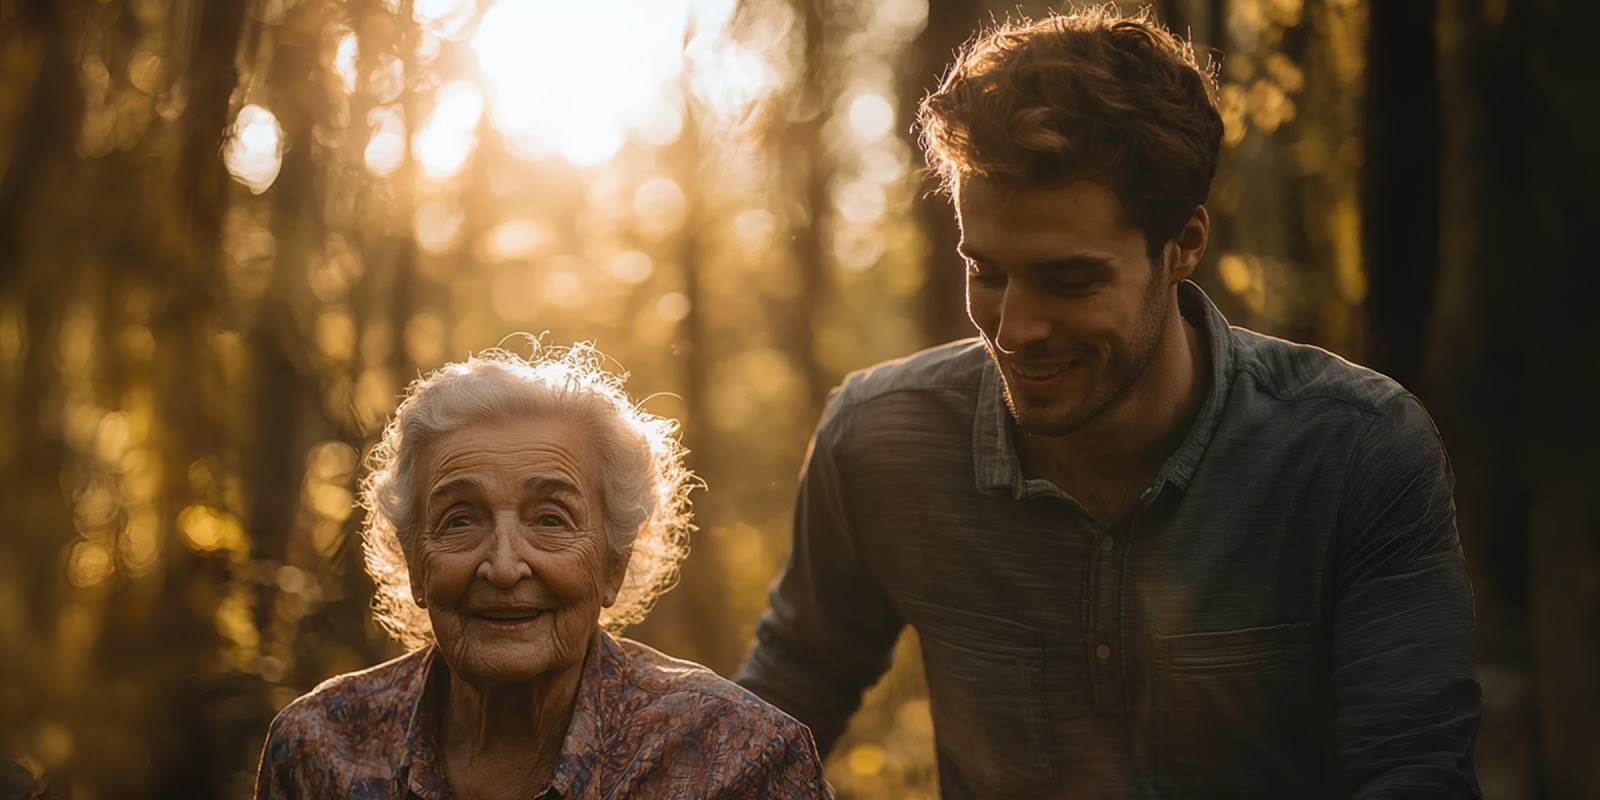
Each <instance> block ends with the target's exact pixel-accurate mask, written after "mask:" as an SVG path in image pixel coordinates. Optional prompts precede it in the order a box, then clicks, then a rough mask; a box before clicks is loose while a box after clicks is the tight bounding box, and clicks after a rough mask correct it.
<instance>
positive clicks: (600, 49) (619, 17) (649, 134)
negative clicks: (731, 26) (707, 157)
mask: <svg viewBox="0 0 1600 800" xmlns="http://www.w3.org/2000/svg"><path fill="white" fill-rule="evenodd" d="M731 13H732V5H731V4H730V3H727V2H721V1H719V0H663V1H662V2H651V3H632V2H623V0H591V2H584V3H557V2H549V1H548V0H501V2H499V3H496V4H494V5H493V6H492V7H490V8H489V9H488V11H487V12H485V13H484V15H483V19H482V21H481V22H480V24H479V26H478V31H477V33H476V34H475V35H474V36H473V38H472V47H473V49H474V50H476V51H477V53H478V62H479V66H480V67H481V68H482V70H483V74H484V76H485V84H486V89H487V93H488V95H489V100H488V104H487V105H488V108H489V114H490V119H491V121H492V122H493V123H494V125H495V127H496V128H497V129H498V130H499V131H500V132H501V133H502V134H503V135H504V137H505V140H506V145H507V148H508V149H509V150H510V151H511V152H512V153H514V154H516V155H517V156H519V157H522V158H528V159H533V158H540V157H544V156H547V155H556V156H560V157H562V158H565V159H566V160H568V161H570V162H572V163H574V164H578V165H593V164H599V163H601V162H604V161H606V160H607V159H610V158H611V157H612V156H614V155H616V154H617V152H618V151H619V150H621V149H622V147H623V145H624V144H625V143H626V142H627V141H628V139H629V138H630V137H633V136H638V137H639V138H641V139H643V140H644V141H647V142H649V143H651V144H656V145H660V144H667V143H669V142H671V141H672V140H673V139H675V138H676V137H677V135H678V133H679V130H680V129H681V119H680V117H679V115H678V112H677V106H678V105H680V104H681V103H682V102H683V97H682V92H681V91H680V90H679V84H680V82H681V81H682V79H683V77H684V70H685V64H686V60H685V56H684V49H685V42H686V41H687V40H689V39H691V38H693V39H695V40H700V39H702V38H705V37H711V38H715V37H717V36H718V35H719V33H720V31H721V29H722V28H723V27H725V26H726V24H727V21H728V18H729V17H730V16H731ZM734 77H736V78H739V79H741V80H744V81H745V82H748V77H747V76H746V75H745V74H744V73H743V72H741V73H738V74H737V75H735V76H734ZM698 82H699V77H698V76H697V80H696V83H697V89H698ZM747 93H748V91H746V92H743V93H741V94H747ZM697 94H698V92H697Z"/></svg>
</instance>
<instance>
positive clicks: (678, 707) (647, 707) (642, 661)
mask: <svg viewBox="0 0 1600 800" xmlns="http://www.w3.org/2000/svg"><path fill="white" fill-rule="evenodd" d="M616 643H617V647H618V648H619V649H620V650H621V651H622V653H623V654H624V655H625V656H626V663H627V668H626V671H625V674H624V675H622V676H618V677H620V678H621V679H622V681H623V682H624V684H625V685H626V689H625V690H624V692H623V694H624V695H626V696H627V697H628V702H627V705H628V706H629V707H630V708H629V711H630V712H632V713H633V714H646V715H648V716H655V715H656V714H664V715H666V716H668V717H669V718H672V717H677V718H678V719H679V720H680V724H689V725H695V724H698V725H713V724H714V725H717V726H721V727H727V726H730V725H731V726H734V727H737V728H741V729H744V730H747V731H750V732H755V731H765V732H767V733H768V734H769V735H770V736H771V738H772V739H775V740H782V739H788V738H791V737H794V736H797V735H800V734H802V733H804V732H805V726H803V725H801V724H800V723H799V722H798V721H797V720H795V719H794V718H793V717H791V716H789V715H788V714H785V713H784V712H783V711H781V710H780V709H778V708H777V707H775V706H772V705H770V704H768V703H767V702H766V701H764V700H762V699H761V698H759V697H756V696H755V695H754V694H752V693H750V691H749V690H747V689H745V688H744V687H742V686H740V685H738V684H736V683H734V682H733V681H730V680H728V679H727V678H724V677H722V676H720V675H718V674H717V673H715V672H713V671H711V670H710V669H707V668H706V667H704V666H701V665H700V664H697V663H695V662H693V661H685V660H683V659H681V658H673V657H672V656H669V655H666V654H665V653H662V652H661V651H659V650H656V649H655V648H653V647H651V646H649V645H647V644H643V643H641V642H636V641H633V640H632V639H625V638H622V637H617V639H616Z"/></svg>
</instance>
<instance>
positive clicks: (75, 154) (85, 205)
mask: <svg viewBox="0 0 1600 800" xmlns="http://www.w3.org/2000/svg"><path fill="white" fill-rule="evenodd" d="M1125 7H1127V8H1130V9H1131V8H1132V7H1133V4H1127V5H1126V6H1125ZM1595 9H1596V5H1595V4H1592V3H1586V2H1582V0H1411V2H1404V3H1402V2H1383V3H1379V2H1377V0H1167V2H1159V3H1156V4H1155V11H1156V12H1157V13H1158V14H1159V15H1160V16H1161V18H1162V19H1164V20H1165V21H1166V22H1167V23H1168V24H1169V25H1170V26H1172V27H1173V28H1175V29H1177V30H1179V31H1187V32H1189V34H1190V35H1191V36H1192V37H1193V39H1194V41H1195V44H1196V48H1197V51H1198V52H1199V53H1200V54H1201V57H1202V58H1206V57H1207V54H1212V55H1213V56H1217V55H1220V54H1226V55H1225V57H1222V58H1220V61H1219V63H1220V81H1221V93H1220V99H1221V107H1222V111H1223V114H1224V116H1225V120H1226V124H1227V135H1226V140H1225V143H1224V154H1223V162H1222V166H1221V172H1220V174H1219V176H1218V178H1217V182H1216V186H1215V189H1214V191H1213V193H1212V198H1211V202H1210V208H1211V210H1212V214H1213V219H1215V220H1216V230H1215V233H1214V237H1213V242H1214V244H1213V246H1212V248H1211V252H1210V253H1209V254H1208V255H1207V257H1206V261H1205V263H1204V265H1203V268H1202V272H1201V274H1200V276H1199V278H1198V280H1199V281H1200V283H1201V284H1202V285H1203V286H1204V287H1205V288H1206V290H1207V291H1208V292H1209V293H1210V294H1211V296H1212V297H1213V298H1214V299H1215V300H1216V301H1217V303H1218V304H1219V305H1220V306H1221V307H1222V308H1223V310H1224V312H1225V313H1227V314H1228V316H1229V318H1230V319H1231V321H1233V322H1234V323H1235V324H1241V325H1246V326H1249V327H1253V328H1256V329H1259V330H1262V331H1265V332H1269V333H1274V334H1278V335H1282V336H1286V337H1289V338H1294V339H1298V340H1302V341H1307V342H1312V343H1316V344H1319V345H1322V346H1324V347H1327V348H1329V349H1331V350H1333V351H1335V352H1338V353H1340V354H1342V355H1344V356H1346V357H1348V358H1350V359H1352V360H1356V361H1361V362H1363V363H1368V364H1370V365H1372V366H1374V367H1375V368H1377V369H1379V370H1382V371H1384V372H1386V373H1388V374H1390V375H1392V376H1394V377H1395V378H1397V379H1399V380H1400V381H1402V382H1403V383H1405V384H1406V385H1407V386H1409V387H1410V388H1412V389H1413V390H1414V391H1415V392H1416V393H1417V394H1418V395H1419V396H1420V397H1421V398H1422V400H1423V402H1424V403H1425V404H1426V405H1427V406H1428V408H1429V409H1430V410H1431V412H1432V413H1433V415H1434V417H1435V420H1436V421H1437V423H1438V425H1439V427H1440V429H1441V430H1442V432H1443V434H1444V437H1445V441H1446V443H1447V446H1448V447H1449V449H1450V452H1451V455H1452V458H1453V461H1454V464H1455V468H1456V472H1457V479H1458V489H1457V500H1458V506H1459V512H1460V530H1461V536H1462V540H1463V544H1464V547H1465V549H1466V552H1467V556H1468V558H1469V561H1470V564H1471V569H1472V574H1473V578H1474V584H1475V587H1476V596H1477V608H1478V614H1479V639H1480V675H1481V678H1482V683H1483V687H1484V694H1485V715H1484V723H1483V729H1482V735H1481V738H1480V745H1479V749H1478V764H1479V772H1480V775H1481V778H1482V783H1483V788H1484V790H1485V793H1486V795H1488V796H1489V797H1491V798H1503V799H1504V800H1520V799H1521V798H1543V797H1550V798H1596V797H1600V730H1597V725H1600V723H1597V720H1600V687H1597V685H1596V684H1597V682H1600V678H1597V676H1600V468H1597V466H1596V464H1597V463H1600V355H1597V354H1596V353H1595V348H1594V344H1593V342H1592V338H1593V337H1592V333H1591V332H1592V330H1593V319H1594V315H1595V313H1596V310H1597V308H1600V304H1597V300H1600V293H1597V290H1596V288H1595V287H1596V283H1595V281H1594V279H1593V278H1592V277H1590V273H1591V271H1592V270H1593V269H1594V267H1593V265H1592V264H1591V263H1590V262H1591V261H1592V256H1591V254H1592V252H1593V245H1592V239H1593V236H1594V233H1595V232H1596V231H1597V230H1600V224H1597V219H1600V203H1597V201H1596V197H1595V195H1596V187H1597V186H1600V156H1597V147H1596V145H1597V141H1596V139H1595V135H1594V131H1595V130H1597V129H1600V124H1597V123H1600V119H1597V117H1600V111H1597V109H1596V105H1595V103H1594V99H1595V98H1596V97H1600V66H1597V63H1596V61H1595V60H1594V59H1593V58H1592V57H1591V56H1589V55H1587V51H1588V50H1589V45H1590V43H1591V40H1592V37H1593V36H1594V35H1595V32H1596V26H1595V23H1596V21H1597V20H1596V10H1595ZM1019 10H1020V11H1022V12H1025V13H1028V14H1031V15H1037V14H1039V13H1042V12H1044V11H1046V10H1048V6H1046V5H1044V4H1036V3H1023V4H1020V5H1017V6H1013V5H1011V4H1009V3H998V2H984V1H983V0H940V1H939V2H930V0H652V1H651V2H644V1H642V0H640V1H639V2H624V1H623V0H476V1H474V0H249V1H248V2H246V1H245V0H60V1H59V2H52V0H0V513H3V514H4V518H3V519H4V522H3V523H0V760H4V759H5V758H17V759H21V761H22V763H23V764H24V765H25V766H26V767H27V768H28V769H29V770H32V771H34V772H41V771H42V772H43V773H44V774H45V775H46V777H47V778H48V780H49V783H50V791H51V792H52V793H53V794H56V795H59V796H62V797H69V796H70V797H75V798H83V799H84V800H89V799H91V798H95V799H98V798H146V797H149V798H155V797H161V798H172V797H185V798H187V797H227V796H233V797H239V796H245V795H248V794H249V792H250V789H251V784H252V778H253V773H254V769H255V765H256V760H257V758H258V755H259V753H260V747H261V742H262V739H263V736H264V734H265V731H266V727H267V724H268V722H269V721H270V720H271V718H272V717H273V715H274V714H275V713H276V711H277V710H278V709H279V708H281V707H282V706H283V705H284V704H286V703H287V702H288V701H290V700H291V699H292V698H294V697H295V696H297V695H299V694H300V693H302V692H304V691H306V690H307V689H309V688H310V687H312V686H313V685H315V684H316V683H318V682H319V681H321V680H323V679H324V678H327V677H328V676H331V675H333V674H336V673H340V672H344V671H348V670H352V669H356V668H360V667H364V666H367V665H371V664H374V663H377V662H379V661H381V660H383V659H386V658H389V657H392V656H394V655H396V654H397V653H398V652H399V651H398V649H397V647H396V645H394V644H393V643H392V642H390V641H388V640H387V639H386V638H385V636H384V635H383V634H382V633H380V632H379V631H378V630H377V629H376V628H375V627H374V626H373V624H372V622H371V620H370V616H369V613H368V601H369V598H370V591H371V585H370V583H369V581H368V580H367V578H366V577H365V576H364V575H363V573H362V570H361V565H360V549H359V546H358V539H357V537H356V530H357V527H358V525H359V522H360V514H359V512H358V511H355V510H354V509H353V500H354V496H353V489H354V483H355V481H356V479H357V477H358V475H359V472H360V464H361V460H362V458H363V456H364V454H365V453H366V452H367V450H368V449H369V448H370V447H371V446H372V444H373V443H374V441H375V437H376V435H377V433H378V431H379V430H380V428H381V426H382V425H383V423H384V421H385V417H386V415H387V414H388V413H389V412H391V411H392V410H393V408H394V405H395V403H396V401H397V397H398V394H399V393H400V392H401V390H402V388H403V387H404V386H405V384H406V383H407V382H408V381H409V380H411V379H413V378H415V377H416V376H417V375H418V373H419V371H421V370H427V369H430V368H433V367H436V366H438V365H440V364H442V363H443V362H444V361H446V360H451V359H460V358H462V357H464V356H466V355H467V354H469V353H471V352H473V351H475V350H478V349H481V348H485V347H489V346H493V345H495V344H497V343H499V342H501V340H502V339H503V338H504V337H505V336H507V334H510V333H513V332H517V331H527V332H531V333H533V334H540V333H547V334H548V339H547V340H548V341H551V342H554V343H568V342H572V341H575V340H594V341H596V342H597V343H598V345H599V347H600V348H601V349H602V350H604V351H605V352H607V353H609V354H611V355H612V356H615V357H616V358H617V359H618V360H619V361H620V363H621V364H622V365H624V366H625V367H626V368H627V369H628V370H630V371H631V373H632V379H631V382H630V387H631V390H632V391H633V393H634V394H635V396H636V397H645V396H649V397H650V398H651V399H650V400H649V401H648V407H649V408H650V409H651V410H652V411H654V412H656V413H659V414H664V415H669V416H674V417H677V418H679V419H681V420H683V422H684V426H685V431H686V439H687V443H688V445H689V447H690V448H691V449H692V450H693V464H694V467H695V468H696V469H697V470H698V471H699V473H700V474H701V475H702V476H703V477H704V478H705V480H706V482H707V483H708V484H709V489H708V490H707V491H704V492H700V493H697V495H696V498H695V499H696V509H697V514H698V521H699V525H700V530H699V532H698V534H697V535H696V538H695V542H694V553H693V555H692V556H691V558H690V559H689V561H688V562H687V565H686V567H685V570H684V574H683V580H682V582H681V584H680V586H679V587H678V588H677V589H676V590H675V591H673V592H672V593H671V594H669V595H668V596H667V597H666V598H665V599H664V600H663V601H662V603H661V604H660V606H659V607H658V608H657V610H656V611H655V613H654V614H653V616H652V617H651V618H650V619H649V621H648V622H647V623H646V624H644V625H641V626H639V627H637V628H635V629H633V630H632V631H631V632H630V633H631V635H633V636H635V637H637V638H639V639H642V640H644V641H646V642H649V643H652V644H654V645H656V646H658V647H660V648H662V649H664V650H666V651H668V652H670V653H673V654H676V655H679V656H683V657H687V658H692V659H695V660H698V661H701V662H703V663H705V664H707V665H709V666H711V667H712V668H713V669H716V670H717V671H719V672H721V673H723V674H730V673H731V672H732V670H733V669H734V668H735V667H736V666H737V664H738V662H739V660H740V659H741V657H742V655H743V653H744V651H745V649H746V647H747V646H748V643H749V641H750V637H751V634H752V631H753V628H754V621H755V618H756V616H757V615H758V614H759V613H760V611H761V609H762V607H763V605H764V602H765V600H764V596H765V590H766V587H767V584H768V583H769V581H770V580H771V579H772V577H773V576H774V574H775V573H776V571H777V569H778V567H779V565H780V563H781V561H782V559H783V556H784V553H785V551H786V549H787V546H788V519H789V512H790V503H791V501H792V496H793V492H794V489H795V479H796V473H797V470H798V468H799V464H800V458H801V456H802V454H803V453H804V449H805V446H806V441H807V439H808V437H809V435H810V432H811V429H812V426H813V425H814V424H815V422H816V419H817V417H818V413H819V410H820V406H821V403H822V402H823V399H824V398H825V396H826V393H827V391H828V389H829V388H830V387H832V386H833V385H835V384H836V383H837V382H838V381H839V379H840V378H841V377H842V376H843V375H844V374H845V373H846V372H847V371H849V370H852V369H856V368H859V367H862V366H865V365H868V364H871V363H873V362H876V361H879V360H882V359H886V358H891V357H896V356H900V355H905V354H908V353H911V352H913V351H915V350H917V349H920V348H922V347H924V346H927V345H931V344H935V343H939V342H943V341H947V340H950V339H953V338H957V337H961V336H965V335H967V331H968V323H967V321H966V320H965V318H964V315H963V313H962V310H961V277H960V275H961V272H960V266H959V264H958V263H957V262H956V259H955V254H954V251H953V243H954V230H953V227H952V225H951V219H950V211H949V209H948V207H947V204H946V203H945V201H944V200H943V199H942V198H940V197H938V196H934V195H931V194H930V189H931V188H932V184H931V182H929V181H928V180H926V179H925V176H924V174H923V171H922V168H923V166H924V165H923V161H922V159H921V156H920V154H919V153H918V151H917V150H916V148H915V145H914V140H913V137H912V134H911V132H910V129H909V126H910V119H911V114H912V109H913V108H914V106H915V103H916V101H917V99H918V98H919V97H920V96H921V95H922V94H923V93H924V92H925V91H926V90H927V89H929V88H930V87H931V86H933V85H934V83H935V81H936V79H937V77H938V75H939V74H940V73H941V72H942V70H943V68H944V65H945V64H946V63H947V62H948V61H949V58H950V54H951V52H952V49H953V48H954V47H956V46H957V45H958V44H959V43H960V42H961V41H963V40H964V39H966V38H967V37H968V36H969V35H970V34H971V33H972V31H974V30H975V29H976V28H977V27H978V26H979V25H980V24H981V23H982V22H984V21H985V20H989V19H991V18H996V17H997V18H1004V17H1006V16H1007V15H1009V14H1015V13H1017V12H1018V11H1019ZM932 756H933V750H932V740H931V726H930V723H929V718H928V709H927V703H926V700H925V697H924V689H923V685H922V682H921V678H920V670H919V664H918V662H917V655H916V648H915V642H914V639H913V637H911V636H910V635H908V636H907V637H906V639H905V640H904V641H902V643H901V651H900V656H899V658H898V659H897V665H896V667H895V669H894V671H893V672H891V674H890V675H889V676H888V677H887V678H886V679H885V680H884V681H883V682H882V683H881V684H880V685H879V686H878V687H877V688H875V689H874V690H873V692H872V693H871V695H870V696H869V699H868V703H867V705H866V707H865V709H864V710H863V712H862V713H861V714H860V715H859V716H858V717H857V719H856V720H855V723H854V725H853V727H852V729H851V733H850V734H849V737H848V739H847V740H846V741H845V742H844V743H843V744H842V745H841V746H840V747H839V748H838V750H837V752H836V753H835V754H834V756H833V758H832V759H831V760H830V763H829V777H830V779H831V780H832V781H833V782H834V783H835V785H836V787H837V788H838V789H839V790H840V794H841V796H843V797H846V798H917V797H923V798H928V797H933V796H934V793H935V785H934V781H935V778H934V769H933V760H932Z"/></svg>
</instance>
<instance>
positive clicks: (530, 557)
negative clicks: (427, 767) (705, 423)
mask: <svg viewBox="0 0 1600 800" xmlns="http://www.w3.org/2000/svg"><path fill="white" fill-rule="evenodd" d="M419 466H420V467H421V468H422V469H421V471H420V473H419V474H420V476H421V481H420V482H419V483H420V493H421V508H422V514H421V515H420V516H419V518H418V526H419V531H418V539H417V548H416V553H415V555H414V557H413V559H412V563H411V565H410V567H411V587H412V591H413V593H415V595H416V596H417V597H418V598H419V599H421V600H424V601H425V602H426V605H427V609H428V616H429V618H430V619H431V620H432V622H433V632H434V635H435V637H436V638H437V639H438V642H439V649H440V651H441V652H442V653H443V655H444V657H445V660H446V662H447V663H449V665H450V667H451V669H453V670H455V671H456V672H457V673H459V674H461V675H463V677H468V678H478V679H482V680H488V681H493V682H516V681H524V680H531V679H533V678H536V677H538V676H540V675H545V674H547V673H548V674H554V673H559V672H562V671H565V670H568V669H572V668H576V667H578V666H579V665H581V664H582V663H583V656H584V653H585V652H586V650H587V647H588V643H589V639H590V637H592V636H593V635H594V631H595V628H596V626H597V624H598V620H599V616H600V609H601V607H602V606H606V605H610V604H611V603H612V602H614V601H615V599H616V592H617V590H618V589H619V587H620V586H621V585H622V577H623V574H624V572H625V571H626V569H627V563H626V561H625V560H623V559H615V558H612V557H611V554H610V549H609V548H608V547H607V546H606V535H605V525H604V517H603V514H602V509H603V505H602V502H601V494H600V479H599V463H598V459H597V457H596V455H595V453H594V452H593V449H592V448H591V447H590V446H589V442H588V440H587V438H586V437H585V436H583V433H582V431H581V430H580V429H579V427H578V426H577V425H575V424H574V423H571V422H569V421H567V420H565V419H524V420H514V421H508V422H476V423H469V424H467V425H463V426H461V427H460V428H457V429H455V430H454V431H451V432H449V433H446V434H444V435H443V436H441V437H440V438H439V440H438V441H437V442H435V443H434V444H433V446H432V447H430V448H429V450H428V452H426V453H424V459H423V461H422V463H421V464H420V465H419ZM618 561H621V563H615V562H618Z"/></svg>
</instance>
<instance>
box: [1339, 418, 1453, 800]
mask: <svg viewBox="0 0 1600 800" xmlns="http://www.w3.org/2000/svg"><path fill="white" fill-rule="evenodd" d="M1453 483H1454V478H1453V476H1452V474H1451V472H1450V465H1449V462H1448V460H1447V459H1446V457H1445V452H1444V447H1443V445H1442V444H1441V442H1440V441H1439V435H1438V433H1437V431H1435V430H1434V427H1433V422H1432V420H1430V419H1429V418H1428V415H1427V412H1425V411H1423V409H1422V406H1421V405H1420V404H1418V403H1417V401H1416V398H1414V397H1412V396H1410V395H1401V396H1397V397H1395V398H1393V399H1391V400H1389V401H1388V402H1386V403H1385V404H1384V405H1383V406H1382V407H1381V408H1380V409H1379V411H1378V415H1377V416H1376V417H1375V418H1374V419H1373V420H1372V421H1371V423H1370V425H1369V427H1368V430H1367V431H1366V433H1365V435H1364V436H1362V438H1361V439H1360V440H1358V441H1357V443H1356V450H1355V453H1354V454H1353V455H1352V458H1351V463H1350V466H1349V472H1348V475H1347V476H1346V493H1345V496H1344V501H1343V509H1342V511H1341V513H1340V528H1339V532H1338V536H1339V537H1340V539H1339V543H1338V556H1337V558H1338V573H1337V575H1336V576H1334V580H1335V581H1336V582H1337V584H1336V585H1337V589H1336V591H1337V592H1338V594H1337V600H1336V601H1335V607H1334V630H1333V648H1332V656H1333V663H1332V680H1333V690H1334V700H1335V703H1336V704H1337V724H1338V731H1337V746H1338V754H1337V755H1338V759H1339V762H1340V764H1341V766H1342V768H1343V773H1344V778H1345V781H1346V786H1347V790H1348V792H1347V796H1349V797H1354V798H1379V797H1385V798H1387V797H1412V796H1426V797H1450V798H1480V797H1481V796H1482V794H1481V792H1480V790H1479V788H1478V781H1477V776H1476V774H1475V772H1474V769H1473V763H1472V751H1473V741H1474V739H1475V737H1476V735H1477V728H1478V719H1479V716H1480V714H1481V712H1482V697H1481V691H1480V689H1479V686H1478V682H1477V680H1476V679H1475V678H1474V677H1473V674H1472V647H1473V612H1472V587H1471V586H1470V585H1469V583H1468V581H1467V572H1466V564H1465V562H1464V560H1463V558H1462V554H1461V545H1460V542H1459V541H1458V539H1457V536H1456V525H1455V502H1454V500H1453V498H1452V495H1451V491H1452V485H1453Z"/></svg>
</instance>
